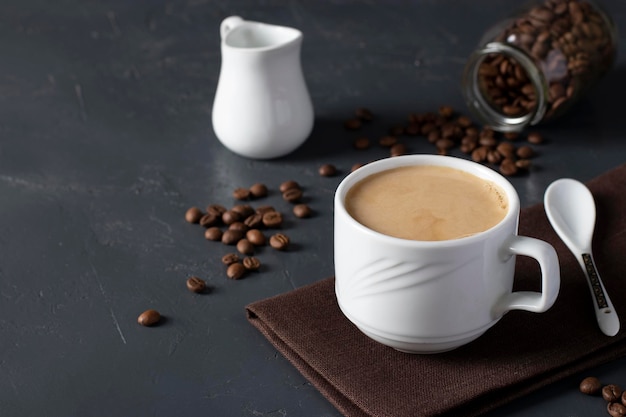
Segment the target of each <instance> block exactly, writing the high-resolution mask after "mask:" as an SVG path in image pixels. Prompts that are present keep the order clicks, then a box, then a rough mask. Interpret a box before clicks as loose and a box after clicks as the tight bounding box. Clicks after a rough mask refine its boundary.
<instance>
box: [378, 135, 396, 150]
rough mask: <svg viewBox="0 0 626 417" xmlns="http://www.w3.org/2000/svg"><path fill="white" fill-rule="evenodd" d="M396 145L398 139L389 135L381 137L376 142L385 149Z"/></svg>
mask: <svg viewBox="0 0 626 417" xmlns="http://www.w3.org/2000/svg"><path fill="white" fill-rule="evenodd" d="M396 143H398V138H397V137H395V136H391V135H387V136H383V137H382V138H380V139H379V140H378V144H379V145H380V146H382V147H385V148H391V147H392V146H393V145H395V144H396Z"/></svg>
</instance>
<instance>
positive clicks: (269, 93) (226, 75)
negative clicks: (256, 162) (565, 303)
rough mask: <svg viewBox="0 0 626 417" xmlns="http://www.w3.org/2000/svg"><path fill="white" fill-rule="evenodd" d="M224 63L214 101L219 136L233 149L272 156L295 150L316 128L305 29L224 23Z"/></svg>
mask: <svg viewBox="0 0 626 417" xmlns="http://www.w3.org/2000/svg"><path fill="white" fill-rule="evenodd" d="M220 34H221V38H222V43H221V51H222V65H221V69H220V76H219V81H218V85H217V91H216V93H215V100H214V103H213V111H212V121H213V129H214V131H215V134H216V136H217V138H218V139H219V140H220V142H222V144H223V145H224V146H226V147H227V148H228V149H230V150H231V151H233V152H235V153H237V154H239V155H241V156H244V157H247V158H253V159H270V158H277V157H280V156H283V155H286V154H288V153H290V152H292V151H294V150H295V149H296V148H297V147H299V146H300V145H301V144H302V143H304V141H305V140H306V139H307V137H308V136H309V134H310V133H311V130H312V128H313V117H314V116H313V104H312V103H311V97H310V96H309V92H308V90H307V86H306V83H305V80H304V76H303V74H302V67H301V64H300V47H301V44H302V32H300V31H299V30H297V29H294V28H289V27H284V26H275V25H269V24H265V23H260V22H252V21H246V20H244V19H242V18H241V17H239V16H231V17H228V18H226V19H224V20H223V21H222V23H221V26H220Z"/></svg>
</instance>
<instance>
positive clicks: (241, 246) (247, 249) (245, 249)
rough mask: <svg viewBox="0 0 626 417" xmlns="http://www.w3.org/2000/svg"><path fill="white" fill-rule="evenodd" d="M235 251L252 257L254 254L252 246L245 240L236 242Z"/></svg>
mask: <svg viewBox="0 0 626 417" xmlns="http://www.w3.org/2000/svg"><path fill="white" fill-rule="evenodd" d="M237 250H238V251H239V252H240V253H243V254H244V255H252V254H253V253H254V245H253V244H252V243H250V241H249V240H248V239H246V238H243V239H240V240H239V242H237Z"/></svg>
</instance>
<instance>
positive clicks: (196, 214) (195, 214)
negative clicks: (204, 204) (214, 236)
mask: <svg viewBox="0 0 626 417" xmlns="http://www.w3.org/2000/svg"><path fill="white" fill-rule="evenodd" d="M202 216H203V213H202V210H200V209H199V208H198V207H191V208H189V209H188V210H187V212H186V213H185V220H186V221H187V222H189V223H199V222H200V218H201V217H202Z"/></svg>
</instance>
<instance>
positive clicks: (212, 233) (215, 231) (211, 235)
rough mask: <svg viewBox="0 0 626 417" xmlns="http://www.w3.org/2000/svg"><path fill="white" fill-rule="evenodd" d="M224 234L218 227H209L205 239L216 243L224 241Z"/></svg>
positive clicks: (205, 232)
mask: <svg viewBox="0 0 626 417" xmlns="http://www.w3.org/2000/svg"><path fill="white" fill-rule="evenodd" d="M223 234H224V232H222V230H221V229H220V228H219V227H217V226H212V227H209V228H208V229H206V230H205V231H204V238H205V239H206V240H213V241H215V242H217V241H219V240H222V235H223Z"/></svg>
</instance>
